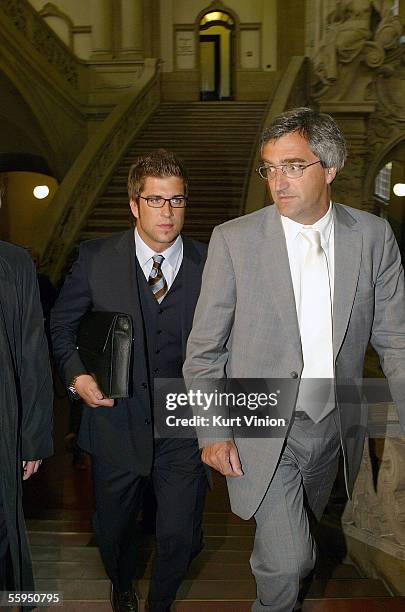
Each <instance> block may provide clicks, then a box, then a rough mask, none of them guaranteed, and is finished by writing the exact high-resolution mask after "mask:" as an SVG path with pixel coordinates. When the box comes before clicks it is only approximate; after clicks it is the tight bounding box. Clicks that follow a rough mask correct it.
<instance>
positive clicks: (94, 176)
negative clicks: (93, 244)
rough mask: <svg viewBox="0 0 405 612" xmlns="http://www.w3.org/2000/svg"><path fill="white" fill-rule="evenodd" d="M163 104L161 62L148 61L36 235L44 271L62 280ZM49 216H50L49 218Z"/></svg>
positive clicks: (85, 151)
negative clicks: (127, 156) (117, 173)
mask: <svg viewBox="0 0 405 612" xmlns="http://www.w3.org/2000/svg"><path fill="white" fill-rule="evenodd" d="M159 102H160V80H159V62H158V60H156V59H151V58H149V59H146V60H145V64H144V71H143V74H142V75H141V77H140V78H139V79H138V81H137V82H136V83H135V86H134V88H133V89H132V90H131V93H130V94H128V95H127V96H126V97H125V98H124V100H123V101H122V102H121V103H120V104H118V105H117V106H116V108H115V109H114V110H113V111H112V112H111V113H110V115H109V116H108V117H107V118H106V120H105V121H104V122H103V123H102V125H101V126H100V127H99V128H98V129H97V131H96V133H95V134H94V135H93V136H92V137H91V138H90V140H89V141H88V143H87V144H86V145H85V147H84V148H83V150H82V151H81V153H80V154H79V155H78V157H77V159H76V161H75V162H74V164H73V165H72V167H71V169H70V170H69V172H68V173H67V174H66V176H65V178H64V179H63V181H62V183H61V184H60V186H59V189H58V191H57V192H56V194H55V197H54V199H53V201H52V203H51V205H50V210H48V211H46V215H45V216H44V217H42V218H41V219H40V223H39V224H38V227H37V228H36V230H35V232H34V236H35V247H36V249H37V250H38V251H39V252H40V253H43V257H42V263H43V267H44V269H46V271H47V273H48V274H49V275H50V277H51V278H52V280H57V279H58V277H59V275H60V273H61V271H62V269H63V266H64V263H65V260H66V257H67V256H68V254H69V253H70V251H71V249H72V247H73V245H74V243H75V241H76V240H77V239H78V236H79V233H80V230H81V228H82V227H83V225H84V224H85V223H86V220H87V218H88V216H89V214H90V212H91V210H92V209H93V207H94V205H95V203H96V201H97V198H98V197H99V196H100V195H101V193H102V192H103V190H104V189H105V187H106V185H107V183H108V181H109V179H110V177H111V175H112V174H113V172H114V169H115V167H116V165H117V163H118V162H119V160H120V159H121V157H122V155H123V154H124V152H125V151H126V149H127V148H128V146H129V145H130V144H131V142H132V141H133V139H134V138H135V136H136V134H137V133H138V132H139V130H140V129H141V128H142V127H143V125H144V124H145V122H146V121H147V120H148V119H149V117H150V116H151V114H152V113H153V112H154V111H155V110H156V108H157V107H158V105H159ZM45 217H46V218H45Z"/></svg>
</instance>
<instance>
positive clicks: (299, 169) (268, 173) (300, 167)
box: [256, 159, 322, 181]
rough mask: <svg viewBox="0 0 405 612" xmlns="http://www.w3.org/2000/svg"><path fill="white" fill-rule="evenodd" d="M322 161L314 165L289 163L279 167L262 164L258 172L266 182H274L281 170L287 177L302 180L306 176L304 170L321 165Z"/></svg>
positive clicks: (313, 163) (257, 169)
mask: <svg viewBox="0 0 405 612" xmlns="http://www.w3.org/2000/svg"><path fill="white" fill-rule="evenodd" d="M321 163H322V162H321V160H320V159H318V160H317V161H315V162H312V164H298V163H288V164H279V165H278V166H272V165H271V164H262V165H261V166H259V167H258V168H256V172H257V173H258V174H259V176H260V177H261V178H262V179H264V180H265V181H272V180H273V179H275V178H276V176H277V170H279V169H280V170H281V172H282V173H283V174H284V175H285V176H287V177H288V178H292V179H296V178H301V176H302V175H303V174H304V170H306V169H307V168H309V167H310V166H314V165H315V164H321Z"/></svg>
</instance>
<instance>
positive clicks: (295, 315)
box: [184, 108, 405, 612]
mask: <svg viewBox="0 0 405 612" xmlns="http://www.w3.org/2000/svg"><path fill="white" fill-rule="evenodd" d="M261 152H262V159H263V163H262V165H261V166H260V168H259V169H258V171H259V174H260V175H261V177H262V178H263V179H265V180H267V184H268V188H269V190H270V192H271V195H272V197H273V200H274V203H275V206H270V207H266V208H264V209H262V210H259V211H257V212H254V213H252V214H250V215H246V216H244V217H241V218H239V219H235V220H232V221H229V222H228V223H224V224H223V225H220V226H219V227H217V228H215V230H214V232H213V235H212V239H211V242H210V246H209V251H208V259H207V263H206V267H205V270H204V274H203V283H202V289H201V294H200V298H199V301H198V304H197V309H196V312H195V318H194V324H193V329H192V332H191V335H190V337H189V341H188V351H187V359H186V362H185V365H184V375H185V378H186V380H187V381H188V383H191V384H192V381H195V380H196V379H211V380H213V379H223V378H267V379H272V378H285V379H286V378H290V379H291V382H292V383H293V384H294V381H295V382H296V383H297V392H296V393H294V394H293V399H292V400H291V401H290V404H289V405H288V406H287V413H288V416H289V423H290V426H289V427H288V428H287V430H286V433H285V434H284V432H283V435H280V436H279V437H277V436H276V435H272V436H271V437H268V438H260V439H257V438H255V439H252V438H242V437H238V436H237V435H235V432H233V431H232V430H231V429H228V430H227V431H224V430H223V428H221V434H223V435H222V436H221V438H218V437H212V436H206V437H200V439H199V442H200V446H201V447H202V448H203V452H202V458H203V461H204V462H205V463H207V464H208V465H210V466H211V467H213V468H215V469H216V470H218V471H219V472H221V473H222V474H224V475H226V476H227V481H228V489H229V494H230V499H231V505H232V509H233V511H234V512H235V513H236V514H238V515H239V516H241V517H242V518H245V519H248V518H250V517H251V516H254V517H255V520H256V524H257V528H256V538H255V544H254V548H253V552H252V556H251V567H252V571H253V573H254V575H255V578H256V582H257V599H256V601H255V603H254V605H253V608H252V609H253V610H254V611H255V612H259V611H264V610H272V611H273V612H291V610H294V609H299V603H298V599H299V590H300V584H301V583H302V580H303V579H304V578H305V577H307V576H309V575H310V574H311V571H312V570H313V568H314V565H315V559H316V546H315V543H314V539H313V536H312V534H311V525H312V524H313V523H312V520H313V519H316V520H317V521H319V519H320V518H321V516H322V513H323V510H324V508H325V505H326V503H327V500H328V497H329V495H330V491H331V488H332V485H333V482H334V480H335V476H336V472H337V467H338V460H339V453H340V449H342V452H343V456H344V466H345V479H346V486H347V491H348V494H349V495H350V494H351V492H352V489H353V485H354V482H355V478H356V475H357V472H358V469H359V465H360V461H361V456H362V450H363V444H364V436H365V431H366V426H367V412H366V408H365V407H364V406H361V405H360V404H359V405H355V402H353V400H352V398H351V397H349V398H347V397H344V395H345V394H346V395H347V385H344V384H343V383H346V381H347V380H349V379H352V380H354V379H361V377H362V373H363V363H364V355H365V351H366V348H367V345H368V342H369V341H371V343H372V344H373V346H374V348H375V349H376V350H377V352H378V354H379V357H380V360H381V365H382V367H383V370H384V373H385V375H386V376H387V378H388V380H389V383H390V386H391V392H392V394H393V396H394V399H395V400H396V401H397V405H398V408H399V412H400V420H401V425H402V429H403V430H405V403H404V397H405V394H404V393H403V392H401V387H402V385H401V380H402V381H403V380H404V375H405V300H404V277H403V269H402V265H401V259H400V254H399V251H398V247H397V244H396V242H395V238H394V236H393V233H392V231H391V228H390V226H389V225H388V223H387V222H386V221H384V220H383V219H380V218H378V217H376V216H373V215H371V214H368V213H366V212H361V211H359V210H356V209H353V208H349V207H347V206H343V205H341V204H335V203H332V202H331V201H330V185H331V183H332V181H333V180H334V178H335V176H336V174H337V172H338V171H339V170H341V169H342V167H343V165H344V162H345V158H346V147H345V142H344V138H343V136H342V134H341V132H340V130H339V128H338V126H337V124H336V123H335V121H334V120H333V119H332V117H330V116H329V115H325V114H322V113H319V112H316V111H314V110H312V109H309V108H298V109H295V110H292V111H289V112H286V113H284V114H282V115H280V116H278V117H276V118H275V119H274V120H273V122H272V123H271V124H270V125H269V126H268V127H267V128H266V129H265V130H264V133H263V137H262V151H261ZM314 379H316V382H317V383H319V381H320V380H321V379H322V381H323V382H324V385H323V387H320V389H318V386H319V385H315V380H314ZM309 380H310V381H311V382H312V383H314V384H313V386H311V383H309V382H308V381H309ZM303 381H304V382H303ZM298 383H299V384H298ZM314 387H316V389H318V391H317V393H318V395H316V394H315V399H316V401H314ZM309 398H311V399H309ZM201 431H203V432H204V430H203V429H202V430H201ZM203 435H204V433H203V434H202V436H203Z"/></svg>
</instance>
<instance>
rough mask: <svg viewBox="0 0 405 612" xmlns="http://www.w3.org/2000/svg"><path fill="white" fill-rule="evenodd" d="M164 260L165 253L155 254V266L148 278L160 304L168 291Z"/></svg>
mask: <svg viewBox="0 0 405 612" xmlns="http://www.w3.org/2000/svg"><path fill="white" fill-rule="evenodd" d="M163 260H164V257H163V255H158V254H156V255H154V256H153V266H152V270H151V271H150V275H149V278H148V285H149V287H150V288H151V289H152V293H153V295H154V296H155V298H156V299H157V301H158V302H159V304H160V302H161V301H162V300H163V298H164V297H165V295H166V293H167V282H166V279H165V277H164V275H163V272H162V262H163Z"/></svg>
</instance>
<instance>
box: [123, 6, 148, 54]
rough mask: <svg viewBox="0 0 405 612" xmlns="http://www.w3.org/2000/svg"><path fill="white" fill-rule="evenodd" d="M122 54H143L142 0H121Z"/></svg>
mask: <svg viewBox="0 0 405 612" xmlns="http://www.w3.org/2000/svg"><path fill="white" fill-rule="evenodd" d="M120 51H121V54H125V55H131V56H136V57H142V56H143V3H142V0H121V50H120Z"/></svg>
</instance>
